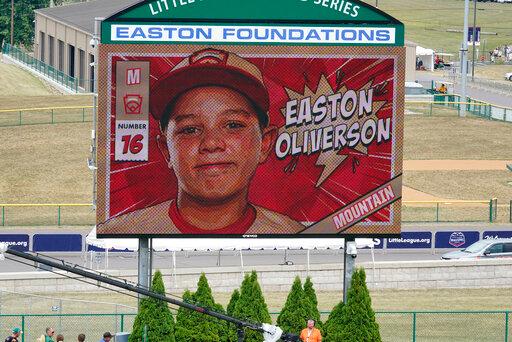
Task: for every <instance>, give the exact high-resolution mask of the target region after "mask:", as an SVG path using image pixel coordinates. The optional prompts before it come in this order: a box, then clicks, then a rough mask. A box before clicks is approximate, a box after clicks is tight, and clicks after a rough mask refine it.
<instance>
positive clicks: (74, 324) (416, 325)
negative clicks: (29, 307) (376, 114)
mask: <svg viewBox="0 0 512 342" xmlns="http://www.w3.org/2000/svg"><path fill="white" fill-rule="evenodd" d="M278 315H279V313H278V312H272V313H271V317H272V318H273V321H274V322H275V321H276V319H277V316H278ZM321 315H322V321H324V322H325V321H326V319H327V317H328V315H329V312H328V311H323V312H321ZM375 317H376V319H377V322H378V323H379V329H380V334H381V337H382V341H389V342H401V341H413V342H416V341H432V342H439V341H441V342H442V341H450V342H457V341H460V342H462V341H464V342H468V341H470V342H486V341H489V342H491V341H493V342H495V341H505V342H510V340H511V332H510V317H511V312H510V311H378V312H376V313H375ZM134 319H135V314H133V313H119V314H26V315H0V330H1V331H8V330H10V329H12V328H13V327H20V328H21V329H22V330H23V331H24V334H23V335H22V337H21V342H29V341H34V340H35V339H36V338H38V337H39V336H40V335H41V334H43V333H44V329H45V328H46V327H47V326H50V327H53V328H55V330H56V332H57V333H58V334H63V335H64V336H66V339H70V340H73V338H75V337H76V336H77V335H78V334H80V333H84V334H85V335H86V337H87V340H94V338H97V336H101V335H102V334H103V332H105V331H110V332H111V333H113V334H115V333H117V332H123V331H131V329H132V326H133V322H134Z"/></svg>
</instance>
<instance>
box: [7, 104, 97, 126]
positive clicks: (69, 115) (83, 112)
mask: <svg viewBox="0 0 512 342" xmlns="http://www.w3.org/2000/svg"><path fill="white" fill-rule="evenodd" d="M92 109H93V108H92V106H68V107H48V108H26V109H2V110H0V127H7V126H25V125H42V124H59V123H76V122H91V121H92Z"/></svg>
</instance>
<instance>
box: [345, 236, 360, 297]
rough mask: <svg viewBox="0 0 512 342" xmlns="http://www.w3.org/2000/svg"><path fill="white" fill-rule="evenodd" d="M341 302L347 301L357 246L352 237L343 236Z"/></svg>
mask: <svg viewBox="0 0 512 342" xmlns="http://www.w3.org/2000/svg"><path fill="white" fill-rule="evenodd" d="M343 255H344V257H343V303H345V304H346V303H347V294H348V290H349V289H350V283H351V282H352V273H354V267H355V265H356V257H357V248H356V242H355V239H354V238H345V243H344V247H343Z"/></svg>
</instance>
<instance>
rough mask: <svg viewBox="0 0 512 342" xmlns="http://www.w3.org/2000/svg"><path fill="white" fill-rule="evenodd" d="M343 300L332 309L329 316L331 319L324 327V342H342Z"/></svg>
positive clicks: (328, 319)
mask: <svg viewBox="0 0 512 342" xmlns="http://www.w3.org/2000/svg"><path fill="white" fill-rule="evenodd" d="M343 305H344V303H343V300H341V301H340V302H339V303H338V304H337V305H336V306H335V307H334V309H332V311H331V313H330V314H329V318H327V321H326V322H325V324H324V325H323V329H324V334H323V335H324V342H339V341H341V331H342V329H343V324H342V312H343Z"/></svg>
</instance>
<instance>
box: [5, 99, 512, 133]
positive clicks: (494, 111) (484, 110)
mask: <svg viewBox="0 0 512 342" xmlns="http://www.w3.org/2000/svg"><path fill="white" fill-rule="evenodd" d="M459 100H460V96H459V95H435V96H434V101H407V102H406V113H407V114H421V115H425V116H452V117H455V116H458V115H460V111H461V108H462V107H463V106H464V105H465V106H466V107H467V113H468V114H469V115H472V116H476V117H479V118H484V119H488V120H495V121H504V122H510V123H512V108H506V107H500V106H496V105H492V104H489V103H486V102H482V101H476V100H472V99H468V102H460V101H459ZM92 115H93V106H68V107H66V106H65V107H44V108H21V109H2V110H0V127H2V126H24V125H41V124H59V123H72V122H92V119H93V118H92Z"/></svg>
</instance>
